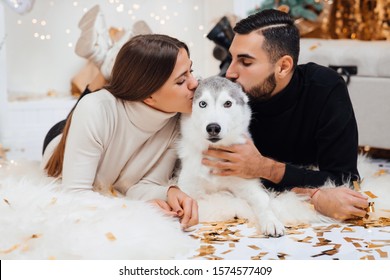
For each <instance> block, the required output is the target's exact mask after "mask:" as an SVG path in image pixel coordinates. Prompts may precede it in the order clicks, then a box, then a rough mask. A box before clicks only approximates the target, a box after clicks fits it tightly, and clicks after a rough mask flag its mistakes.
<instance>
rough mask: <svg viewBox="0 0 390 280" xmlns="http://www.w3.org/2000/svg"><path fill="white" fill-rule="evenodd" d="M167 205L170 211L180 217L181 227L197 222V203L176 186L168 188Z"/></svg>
mask: <svg viewBox="0 0 390 280" xmlns="http://www.w3.org/2000/svg"><path fill="white" fill-rule="evenodd" d="M167 196H168V205H169V207H171V209H172V211H174V212H175V213H176V215H177V216H178V217H179V218H180V223H181V226H182V228H183V229H186V228H188V227H191V226H194V225H196V224H198V223H199V218H198V203H197V202H196V201H195V200H194V199H192V198H191V197H189V196H188V195H187V194H185V193H184V192H182V191H181V190H180V189H179V188H178V187H177V186H171V187H169V189H168V193H167Z"/></svg>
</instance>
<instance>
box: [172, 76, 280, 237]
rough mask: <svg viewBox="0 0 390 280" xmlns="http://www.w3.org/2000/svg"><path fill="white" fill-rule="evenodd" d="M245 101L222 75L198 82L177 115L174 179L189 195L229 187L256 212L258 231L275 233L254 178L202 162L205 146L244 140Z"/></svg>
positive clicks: (265, 199)
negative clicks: (217, 171)
mask: <svg viewBox="0 0 390 280" xmlns="http://www.w3.org/2000/svg"><path fill="white" fill-rule="evenodd" d="M247 103H248V97H247V96H246V94H245V93H244V92H243V91H242V90H241V88H240V86H239V85H237V84H235V83H233V82H231V81H229V80H227V79H225V78H222V77H211V78H208V79H205V80H203V81H201V82H200V84H199V86H198V88H197V90H196V91H195V95H194V101H193V107H192V114H191V115H183V116H182V119H181V126H180V128H181V139H180V141H179V145H178V153H179V158H180V160H181V165H182V169H181V171H180V174H179V180H178V184H179V187H180V188H181V189H182V190H183V191H184V192H186V193H188V194H189V195H191V196H192V197H193V198H194V199H201V198H204V196H207V195H210V194H213V193H216V192H229V193H231V194H233V195H234V196H236V197H240V198H242V199H245V200H246V201H247V202H248V204H249V206H250V207H251V209H252V211H253V214H254V215H255V216H256V220H257V224H258V229H259V231H261V232H263V233H265V234H267V235H273V236H280V235H283V234H284V226H283V224H281V222H279V220H278V219H277V218H276V217H275V215H274V214H273V212H272V210H271V209H270V208H269V207H268V204H269V195H268V193H267V192H266V191H265V189H264V188H263V187H262V184H261V182H260V180H258V179H243V178H240V177H233V176H229V177H223V176H217V175H213V174H211V173H210V168H208V167H206V166H205V165H203V164H202V158H203V157H204V155H203V154H202V153H203V151H205V150H207V149H208V148H209V147H210V146H211V147H212V146H213V145H218V146H230V145H233V144H242V143H244V142H245V135H247V136H248V126H249V122H250V118H251V110H250V108H249V106H248V104H247ZM226 207H229V206H228V205H226Z"/></svg>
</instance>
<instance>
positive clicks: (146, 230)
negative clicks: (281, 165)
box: [0, 157, 390, 260]
mask: <svg viewBox="0 0 390 280" xmlns="http://www.w3.org/2000/svg"><path fill="white" fill-rule="evenodd" d="M0 165H1V164H0ZM359 172H360V174H361V176H362V178H364V180H363V183H362V185H361V189H362V191H371V192H372V193H373V194H375V195H376V196H377V197H378V198H376V199H374V200H373V199H370V201H375V209H376V211H380V209H390V175H389V174H382V175H381V176H378V175H377V174H376V173H377V172H378V167H377V165H376V164H373V163H372V162H371V161H370V160H369V159H367V158H364V157H361V158H360V159H359ZM0 199H1V200H0V236H1V239H0V259H114V260H118V259H175V258H179V259H180V258H181V256H188V255H190V252H193V251H195V250H196V249H197V248H198V246H199V241H197V240H194V239H192V238H191V237H190V236H189V234H188V233H183V232H182V231H181V229H180V226H179V223H178V221H177V220H175V219H173V218H169V217H165V216H163V215H162V214H161V213H160V212H159V211H158V210H157V209H154V208H153V207H151V206H150V205H149V204H147V203H144V202H140V201H130V200H128V199H125V198H114V197H105V196H102V195H100V194H98V193H94V192H90V193H88V192H83V193H69V192H66V191H64V190H62V189H61V188H60V185H59V183H56V182H54V181H52V180H51V179H50V178H47V177H45V176H43V174H42V173H41V172H40V170H39V166H38V163H37V162H23V163H8V164H6V165H4V164H2V166H0ZM287 202H288V203H287ZM199 206H200V216H201V220H202V221H206V220H207V221H212V220H225V219H231V218H232V217H234V216H236V215H238V216H244V217H245V216H247V218H249V219H250V218H251V216H250V210H249V208H248V206H247V205H246V203H245V202H243V201H239V200H237V199H235V198H233V197H231V196H229V195H227V194H226V195H214V196H210V197H208V199H207V200H204V201H199ZM272 207H274V208H275V209H276V212H277V214H278V216H279V218H280V219H281V220H282V221H284V222H285V223H290V224H294V223H296V224H298V223H315V222H319V221H323V217H321V216H320V215H317V213H315V211H313V209H312V208H311V207H310V206H309V205H308V204H307V203H305V202H304V201H303V200H302V199H301V198H298V197H297V196H295V195H294V194H291V193H286V194H283V195H280V196H278V197H277V198H275V199H274V200H273V201H272Z"/></svg>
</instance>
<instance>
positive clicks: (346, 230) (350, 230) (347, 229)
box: [341, 227, 355, 232]
mask: <svg viewBox="0 0 390 280" xmlns="http://www.w3.org/2000/svg"><path fill="white" fill-rule="evenodd" d="M341 232H355V230H354V229H353V228H350V227H345V228H343V229H342V230H341Z"/></svg>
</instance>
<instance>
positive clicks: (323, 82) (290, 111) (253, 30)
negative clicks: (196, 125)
mask: <svg viewBox="0 0 390 280" xmlns="http://www.w3.org/2000/svg"><path fill="white" fill-rule="evenodd" d="M234 31H235V37H234V39H233V42H232V44H231V47H230V50H229V51H230V53H231V55H232V63H231V64H230V67H229V68H228V70H227V73H226V77H227V78H229V79H231V80H233V81H235V82H237V83H238V84H240V85H241V86H242V88H243V90H244V91H245V92H246V93H247V94H248V96H249V98H250V105H251V108H252V112H253V116H252V122H251V126H250V133H251V135H252V139H253V141H252V140H250V139H248V140H247V143H246V144H244V145H235V146H231V147H218V149H213V150H211V149H210V150H208V151H207V152H206V153H205V154H207V155H209V156H213V157H216V158H219V159H222V160H221V161H210V160H207V159H204V160H203V163H204V164H205V165H208V166H210V167H213V168H214V169H215V170H216V171H215V172H214V174H216V175H220V176H230V175H235V176H241V177H244V178H262V179H263V182H264V183H265V185H266V186H267V187H269V188H271V189H274V190H276V191H283V190H293V191H295V192H297V193H303V194H307V195H309V196H310V197H311V202H312V203H313V205H314V207H315V208H316V209H317V210H318V211H319V212H320V213H322V214H324V215H327V216H329V217H332V218H336V219H340V220H344V219H348V218H352V217H355V216H359V217H362V216H364V215H365V214H366V211H365V210H364V209H365V208H367V207H368V201H367V198H365V197H364V196H363V195H361V194H360V193H358V192H355V191H353V190H351V189H350V188H349V187H348V183H351V182H352V181H354V180H358V179H359V173H358V171H357V153H358V131H357V124H356V119H355V116H354V112H353V108H352V104H351V101H350V98H349V94H348V90H347V87H346V84H345V82H344V80H343V79H342V78H341V77H340V76H339V75H338V74H337V73H336V72H335V71H333V70H331V69H329V68H327V67H323V66H320V65H316V64H314V63H309V64H306V65H299V66H298V65H297V62H298V56H299V31H298V29H297V27H296V26H295V25H294V21H293V19H292V18H291V17H290V16H289V15H288V14H286V13H284V12H281V11H278V10H264V11H262V12H259V13H257V14H255V15H251V16H249V17H247V18H246V19H243V20H241V21H240V22H239V23H237V25H236V26H235V28H234ZM311 166H316V167H317V170H313V169H312V168H310V167H311ZM328 180H330V181H332V182H334V183H335V185H337V186H340V187H337V188H321V189H318V188H317V187H319V186H322V185H325V183H326V182H327V181H328ZM343 185H344V186H343Z"/></svg>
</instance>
